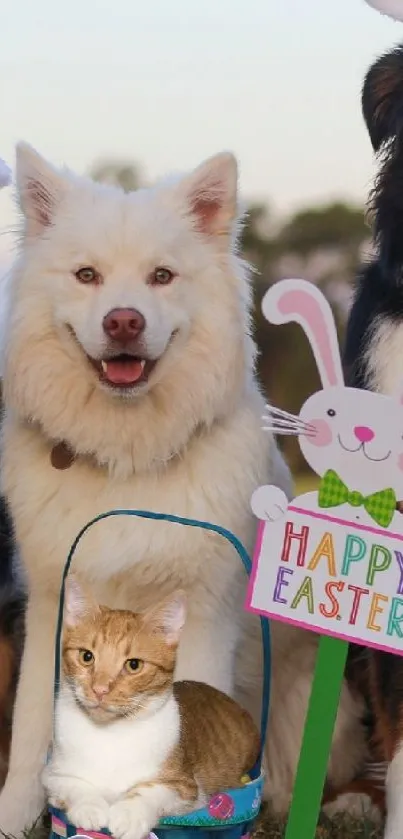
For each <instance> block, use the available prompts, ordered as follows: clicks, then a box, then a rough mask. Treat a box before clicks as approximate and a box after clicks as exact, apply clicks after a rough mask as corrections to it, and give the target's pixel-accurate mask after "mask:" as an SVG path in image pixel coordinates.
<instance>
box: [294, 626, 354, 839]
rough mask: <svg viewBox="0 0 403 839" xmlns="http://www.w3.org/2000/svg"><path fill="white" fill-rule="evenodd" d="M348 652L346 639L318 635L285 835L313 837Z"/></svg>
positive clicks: (303, 837)
mask: <svg viewBox="0 0 403 839" xmlns="http://www.w3.org/2000/svg"><path fill="white" fill-rule="evenodd" d="M347 653H348V642H347V641H340V640H339V639H338V638H331V637H327V636H322V638H321V639H320V642H319V649H318V654H317V659H316V665H315V674H314V679H313V685H312V691H311V697H310V700H309V706H308V713H307V716H306V722H305V728H304V734H303V739H302V747H301V753H300V756H299V761H298V768H297V775H296V779H295V785H294V791H293V797H292V801H291V807H290V813H289V816H288V822H287V828H286V832H285V839H314V836H315V833H316V827H317V824H318V818H319V812H320V805H321V801H322V794H323V788H324V784H325V780H326V773H327V767H328V761H329V754H330V747H331V743H332V735H333V729H334V724H335V721H336V714H337V708H338V705H339V697H340V691H341V687H342V682H343V676H344V670H345V666H346V660H347Z"/></svg>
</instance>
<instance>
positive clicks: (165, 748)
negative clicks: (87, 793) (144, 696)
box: [52, 696, 180, 801]
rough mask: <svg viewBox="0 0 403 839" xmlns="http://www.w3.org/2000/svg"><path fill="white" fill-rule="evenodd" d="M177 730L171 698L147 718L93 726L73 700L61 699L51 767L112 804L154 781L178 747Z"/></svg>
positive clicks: (176, 712)
mask: <svg viewBox="0 0 403 839" xmlns="http://www.w3.org/2000/svg"><path fill="white" fill-rule="evenodd" d="M179 730H180V717H179V710H178V706H177V703H176V701H175V699H174V698H173V697H172V698H171V699H169V700H168V701H167V702H166V704H165V705H164V706H163V707H162V708H161V709H159V710H158V711H157V712H156V713H154V714H152V715H151V716H150V717H148V718H145V719H142V720H136V719H121V720H117V721H116V722H114V723H112V724H109V725H96V724H95V723H93V722H92V721H91V720H90V719H89V718H88V717H87V715H86V714H85V713H84V712H83V711H82V710H81V709H80V708H79V707H78V705H77V704H76V703H75V701H74V700H72V699H71V698H70V697H68V696H67V697H66V696H64V697H63V696H61V697H60V698H59V702H58V709H57V723H56V738H55V739H56V747H55V750H54V754H53V760H52V763H53V764H54V769H55V771H57V773H58V775H67V776H70V777H71V776H73V777H75V778H77V779H79V778H80V779H82V780H83V781H85V782H87V783H90V784H91V785H93V786H94V787H95V788H96V789H97V790H98V791H99V792H100V793H101V794H102V796H103V797H104V798H106V799H107V800H109V801H114V800H115V799H116V798H118V797H119V796H121V795H122V794H123V793H125V792H126V790H129V789H130V788H131V787H133V786H136V785H137V784H139V783H142V782H147V781H149V780H152V779H154V778H156V777H157V776H158V774H159V772H160V769H161V767H162V764H163V763H164V762H165V760H166V758H167V757H168V756H169V754H170V753H171V751H172V750H173V748H174V746H175V745H176V743H177V742H178V739H179Z"/></svg>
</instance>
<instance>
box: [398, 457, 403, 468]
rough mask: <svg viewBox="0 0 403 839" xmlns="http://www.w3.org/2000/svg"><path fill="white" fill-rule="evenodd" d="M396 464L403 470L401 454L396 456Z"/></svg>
mask: <svg viewBox="0 0 403 839" xmlns="http://www.w3.org/2000/svg"><path fill="white" fill-rule="evenodd" d="M397 466H398V469H401V470H402V472H403V454H399V457H398V458H397Z"/></svg>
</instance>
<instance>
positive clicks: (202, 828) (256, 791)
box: [50, 510, 271, 839]
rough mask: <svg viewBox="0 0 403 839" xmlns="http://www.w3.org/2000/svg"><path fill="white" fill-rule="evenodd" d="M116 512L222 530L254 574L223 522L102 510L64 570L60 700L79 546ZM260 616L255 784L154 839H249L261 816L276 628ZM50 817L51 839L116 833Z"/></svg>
mask: <svg viewBox="0 0 403 839" xmlns="http://www.w3.org/2000/svg"><path fill="white" fill-rule="evenodd" d="M112 516H135V517H138V518H143V519H152V520H154V521H168V522H172V523H173V524H179V525H183V526H185V527H199V528H202V529H203V530H209V531H211V532H213V533H218V534H219V535H220V536H222V537H223V538H224V539H227V540H228V541H229V542H231V544H232V545H233V547H234V548H235V550H236V551H237V553H238V556H239V558H240V559H241V561H242V564H243V566H244V568H245V571H246V573H247V575H248V576H249V575H250V572H251V567H252V564H251V560H250V557H249V555H248V552H247V551H246V549H245V547H244V545H243V544H242V542H240V541H239V539H237V537H236V536H235V535H234V534H233V533H231V531H230V530H226V529H225V528H223V527H220V526H219V525H216V524H212V523H211V522H206V521H198V520H197V519H188V518H182V517H181V516H172V515H166V514H164V513H153V512H150V511H148V510H109V511H108V512H106V513H101V515H99V516H97V517H96V518H94V519H92V521H89V522H88V523H87V524H86V525H85V527H83V528H82V530H81V531H80V533H79V534H78V535H77V537H76V539H75V540H74V542H73V545H72V546H71V548H70V552H69V555H68V557H67V560H66V564H65V566H64V570H63V577H62V584H61V589H60V600H59V613H58V618H57V627H56V645H55V683H54V692H55V700H56V698H57V695H58V691H59V685H60V646H61V636H62V626H63V606H64V589H65V581H66V577H67V575H68V573H69V570H70V565H71V562H72V560H73V556H74V554H75V552H76V549H77V546H78V544H79V542H80V541H81V539H82V537H83V536H84V535H85V533H86V532H87V530H89V528H90V527H92V526H93V525H95V524H96V523H97V522H100V521H103V520H104V519H108V518H111V517H112ZM260 620H261V629H262V641H263V667H264V672H263V696H262V713H261V750H260V755H259V759H258V761H257V762H256V764H255V766H253V767H251V769H250V772H249V778H250V780H249V782H248V783H245V784H244V785H243V786H241V787H239V788H236V789H229V790H223V791H222V792H220V793H218V794H217V795H214V796H213V797H212V798H211V799H210V801H209V802H208V804H207V806H206V807H204V808H203V809H199V810H194V811H193V812H191V813H187V814H186V815H184V816H170V817H167V818H165V819H162V820H161V821H160V822H159V823H158V825H156V826H155V828H153V832H152V833H151V834H150V836H149V837H148V839H218V836H217V833H218V834H219V839H248V837H249V835H250V832H251V830H252V828H253V825H254V823H255V821H256V817H257V816H258V814H259V810H260V803H261V798H262V788H263V781H264V776H263V772H262V767H261V761H262V753H263V745H264V742H265V739H266V730H267V722H268V716H269V700H270V670H271V659H270V628H269V623H268V621H267V619H266V618H261V619H260ZM50 816H51V832H50V839H71V837H76V836H84V837H85V836H87V837H89V838H90V839H104V837H105V836H110V833H109V831H108V830H106V829H102V830H100V831H89V830H85V827H82V826H81V825H73V824H71V823H70V822H69V821H68V820H67V818H66V814H65V813H64V811H63V810H60V809H56V808H54V807H51V808H50Z"/></svg>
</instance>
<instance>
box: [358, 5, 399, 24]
mask: <svg viewBox="0 0 403 839" xmlns="http://www.w3.org/2000/svg"><path fill="white" fill-rule="evenodd" d="M366 2H367V3H368V6H372V8H373V9H377V11H378V12H381V14H383V15H388V17H391V18H393V19H394V20H402V21H403V0H366Z"/></svg>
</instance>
